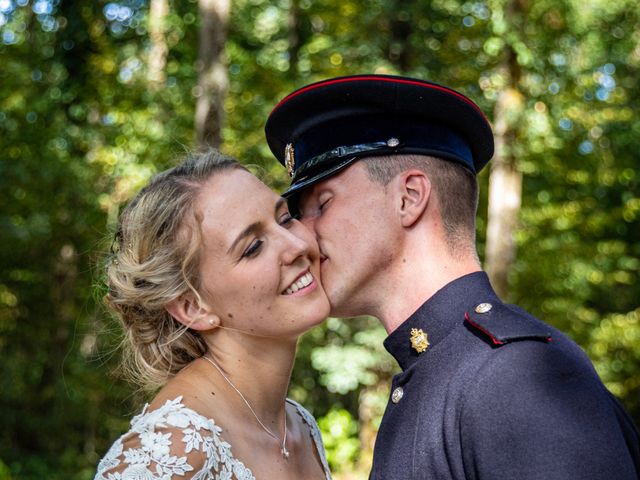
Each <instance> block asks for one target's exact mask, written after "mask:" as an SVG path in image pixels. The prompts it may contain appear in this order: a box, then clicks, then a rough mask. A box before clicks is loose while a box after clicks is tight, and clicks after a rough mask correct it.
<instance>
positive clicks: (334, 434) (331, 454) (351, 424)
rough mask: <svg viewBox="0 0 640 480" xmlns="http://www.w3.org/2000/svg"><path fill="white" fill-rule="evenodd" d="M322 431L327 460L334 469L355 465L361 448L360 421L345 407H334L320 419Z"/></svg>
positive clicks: (319, 424) (319, 423)
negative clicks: (359, 437) (359, 436)
mask: <svg viewBox="0 0 640 480" xmlns="http://www.w3.org/2000/svg"><path fill="white" fill-rule="evenodd" d="M318 427H320V429H321V431H322V438H323V441H324V447H325V450H326V452H327V461H328V462H329V466H330V467H331V470H332V471H339V470H341V469H345V467H347V466H348V465H354V464H355V461H356V460H357V458H358V451H359V450H360V441H359V440H358V422H357V420H356V419H355V418H353V416H352V415H351V413H349V412H348V411H347V410H345V409H342V408H340V409H336V408H334V409H332V410H330V411H329V413H328V414H327V415H325V416H324V417H322V418H319V419H318Z"/></svg>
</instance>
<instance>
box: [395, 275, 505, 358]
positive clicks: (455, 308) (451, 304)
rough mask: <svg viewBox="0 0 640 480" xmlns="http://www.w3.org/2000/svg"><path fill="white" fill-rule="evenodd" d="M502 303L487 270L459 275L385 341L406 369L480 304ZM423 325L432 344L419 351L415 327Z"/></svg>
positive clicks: (427, 352) (418, 327)
mask: <svg viewBox="0 0 640 480" xmlns="http://www.w3.org/2000/svg"><path fill="white" fill-rule="evenodd" d="M483 302H488V303H499V302H500V300H499V299H498V297H497V295H496V294H495V292H494V291H493V288H492V287H491V284H490V283H489V277H488V276H487V274H486V273H485V272H474V273H470V274H468V275H465V276H462V277H460V278H457V279H456V280H454V281H452V282H450V283H448V284H447V285H445V286H444V287H442V288H441V289H440V290H438V291H437V292H436V293H435V294H434V295H433V296H432V297H431V298H429V299H428V300H427V301H426V302H425V303H423V304H422V306H421V307H420V308H418V310H416V311H415V312H414V313H413V314H412V315H411V316H410V317H409V318H408V319H407V320H405V321H404V322H403V323H402V324H401V325H400V326H399V327H398V328H397V329H396V330H395V331H394V332H392V333H391V334H390V335H389V336H388V337H387V338H386V339H385V341H384V347H385V348H386V349H387V351H388V352H389V353H390V354H391V355H393V357H394V358H395V359H396V361H397V362H398V364H399V365H400V368H402V370H406V369H407V368H409V367H410V366H411V365H413V364H414V363H415V362H416V361H417V360H418V359H420V358H421V357H425V356H428V355H429V352H430V351H431V350H432V349H433V348H435V346H436V345H437V344H438V343H439V342H441V341H442V340H443V339H444V338H445V337H446V336H447V335H448V334H449V333H450V332H451V331H452V330H453V329H454V328H455V327H456V326H459V325H462V324H463V323H464V321H465V313H466V312H468V311H471V310H473V309H474V308H475V307H476V306H477V305H478V304H480V303H483ZM414 328H415V329H422V331H423V332H424V333H426V334H427V336H428V340H429V347H428V348H427V350H426V351H424V352H422V353H418V352H417V351H416V350H415V349H413V348H412V346H411V330H412V329H414Z"/></svg>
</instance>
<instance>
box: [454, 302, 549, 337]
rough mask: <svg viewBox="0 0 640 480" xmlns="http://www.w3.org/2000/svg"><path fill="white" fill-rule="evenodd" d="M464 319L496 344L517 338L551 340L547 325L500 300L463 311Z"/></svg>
mask: <svg viewBox="0 0 640 480" xmlns="http://www.w3.org/2000/svg"><path fill="white" fill-rule="evenodd" d="M465 320H466V321H467V323H468V324H469V325H470V326H471V327H472V328H473V329H475V330H478V331H480V332H481V333H482V334H484V335H485V336H486V337H488V338H489V339H490V340H491V342H492V343H493V344H494V345H496V346H502V345H504V344H506V343H509V342H514V341H518V340H542V341H544V342H550V341H551V330H550V329H549V327H548V326H547V325H545V324H544V323H542V322H541V321H540V320H538V319H536V318H535V317H533V316H532V315H530V314H528V313H527V312H525V311H524V310H520V309H519V308H517V307H514V306H511V305H505V304H504V303H502V302H500V303H497V304H495V305H493V304H491V303H480V304H479V305H477V306H476V307H475V308H474V310H473V311H471V312H466V313H465Z"/></svg>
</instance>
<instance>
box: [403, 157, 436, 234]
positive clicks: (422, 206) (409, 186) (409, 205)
mask: <svg viewBox="0 0 640 480" xmlns="http://www.w3.org/2000/svg"><path fill="white" fill-rule="evenodd" d="M396 180H397V183H396V185H397V188H398V213H399V215H400V222H401V224H402V226H403V227H407V228H408V227H412V226H413V225H415V223H416V222H417V221H418V220H420V218H421V217H422V215H424V213H425V211H426V209H427V206H428V205H429V201H430V200H431V192H432V188H431V181H430V180H429V177H428V176H427V174H426V173H424V172H423V171H422V170H419V169H417V168H412V169H410V170H406V171H404V172H402V173H401V174H400V175H399V176H398V177H397V178H396Z"/></svg>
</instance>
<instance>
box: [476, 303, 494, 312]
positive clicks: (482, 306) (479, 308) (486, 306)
mask: <svg viewBox="0 0 640 480" xmlns="http://www.w3.org/2000/svg"><path fill="white" fill-rule="evenodd" d="M492 308H493V305H491V304H490V303H481V304H480V305H478V306H477V307H476V313H487V312H488V311H489V310H491V309H492Z"/></svg>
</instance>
